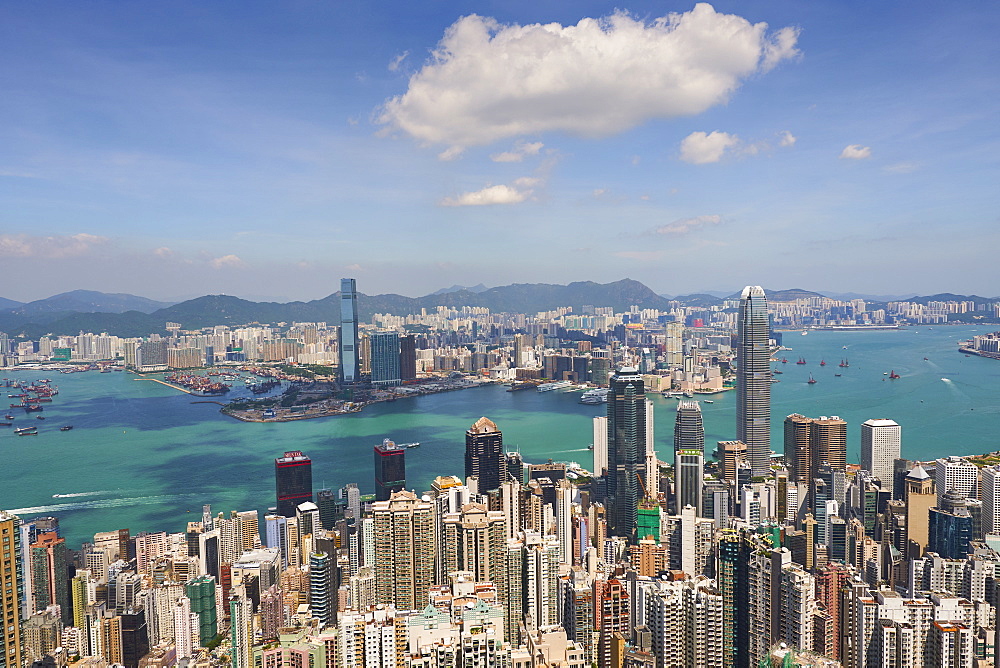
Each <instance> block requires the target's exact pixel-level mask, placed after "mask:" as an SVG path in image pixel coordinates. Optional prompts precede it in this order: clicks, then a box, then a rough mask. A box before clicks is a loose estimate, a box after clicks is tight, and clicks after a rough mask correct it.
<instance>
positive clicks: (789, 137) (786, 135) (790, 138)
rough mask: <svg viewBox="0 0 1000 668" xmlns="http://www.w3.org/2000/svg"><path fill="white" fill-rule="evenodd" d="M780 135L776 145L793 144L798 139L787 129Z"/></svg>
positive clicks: (785, 145)
mask: <svg viewBox="0 0 1000 668" xmlns="http://www.w3.org/2000/svg"><path fill="white" fill-rule="evenodd" d="M780 136H781V138H780V139H779V140H778V146H784V147H787V146H795V142H797V141H798V137H796V136H795V135H793V134H792V133H791V132H789V131H788V130H785V131H784V132H782V133H781V135H780Z"/></svg>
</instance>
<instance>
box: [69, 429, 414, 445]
mask: <svg viewBox="0 0 1000 668" xmlns="http://www.w3.org/2000/svg"><path fill="white" fill-rule="evenodd" d="M72 428H73V425H71V424H68V425H66V426H65V427H59V431H69V430H70V429H72ZM417 445H420V444H419V443H418V444H417Z"/></svg>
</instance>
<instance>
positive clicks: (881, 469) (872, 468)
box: [861, 420, 901, 491]
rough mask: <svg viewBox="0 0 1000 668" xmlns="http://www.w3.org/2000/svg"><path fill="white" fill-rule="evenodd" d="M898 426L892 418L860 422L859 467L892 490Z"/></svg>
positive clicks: (897, 445) (897, 455) (898, 434)
mask: <svg viewBox="0 0 1000 668" xmlns="http://www.w3.org/2000/svg"><path fill="white" fill-rule="evenodd" d="M900 431H901V429H900V426H899V425H898V424H896V422H895V421H893V420H867V421H865V422H862V423H861V468H862V469H863V470H865V471H868V472H869V473H871V474H872V477H873V478H875V479H876V480H878V481H879V482H881V483H882V489H888V490H890V491H892V483H893V461H894V460H896V459H897V458H898V457H899V450H900Z"/></svg>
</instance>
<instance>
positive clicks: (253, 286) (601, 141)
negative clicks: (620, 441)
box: [0, 0, 1000, 300]
mask: <svg viewBox="0 0 1000 668" xmlns="http://www.w3.org/2000/svg"><path fill="white" fill-rule="evenodd" d="M671 16H672V18H670V17H671ZM664 17H666V18H664ZM762 23H766V24H767V26H766V28H765V27H764V26H762V25H759V24H762ZM998 33H1000V8H998V7H997V6H995V5H993V4H991V3H983V4H981V5H971V4H966V3H952V4H941V3H933V4H932V3H921V2H911V3H845V2H801V1H780V0H779V1H766V2H754V1H749V2H719V3H715V4H713V5H697V6H696V5H694V4H690V3H687V4H681V3H676V2H634V3H629V4H625V5H621V4H610V3H601V2H574V3H565V2H545V1H542V2H537V1H536V2H528V3H518V2H504V3H456V2H434V3H399V2H392V3H389V2H386V3H370V4H369V3H351V2H340V3H316V2H286V3H267V2H245V3H195V2H171V3H158V4H154V3H108V2H89V3H74V2H63V3H59V2H52V3H12V2H9V3H2V4H0V267H3V269H4V271H3V278H2V279H0V295H2V296H5V297H8V298H12V299H19V300H28V299H35V298H40V297H44V296H47V295H49V294H53V293H56V292H61V291H65V290H70V289H75V288H86V289H96V290H103V291H107V292H132V293H135V294H141V295H145V296H149V297H152V298H159V299H177V298H183V297H189V296H195V295H199V294H205V293H219V292H224V293H228V294H236V295H240V296H246V297H251V298H263V297H272V298H280V299H286V298H287V299H314V298H318V297H322V296H325V295H327V294H329V293H331V292H333V291H334V290H336V287H337V285H338V283H337V281H338V279H339V278H340V277H341V276H354V277H355V278H357V279H358V284H359V288H360V289H361V290H362V291H363V292H366V293H378V292H398V293H401V294H406V295H411V296H417V295H421V294H426V293H428V292H431V291H433V290H435V289H437V288H440V287H444V286H447V285H451V284H454V283H459V284H465V285H474V284H477V283H480V282H482V283H485V284H487V285H503V284H507V283H513V282H522V283H523V282H551V283H567V282H570V281H574V280H595V281H601V282H605V281H611V280H617V279H620V278H624V277H631V278H634V279H637V280H641V281H643V282H644V283H646V284H647V285H649V286H650V287H652V288H653V289H655V290H657V291H658V292H661V293H671V294H681V293H685V292H692V291H697V290H715V289H735V288H738V287H740V286H742V285H745V284H763V285H766V286H768V287H772V288H776V289H777V288H786V287H803V288H807V289H815V290H820V291H841V292H846V291H855V292H867V293H873V294H882V293H906V292H919V293H929V292H938V291H952V292H977V293H979V294H986V295H988V296H993V295H994V294H996V293H1000V290H998V289H997V288H996V285H997V280H996V279H997V278H998V271H997V263H996V261H995V255H996V251H997V249H998V248H1000V232H998V230H1000V210H998V200H1000V195H998V193H1000V169H998V162H1000V157H998V156H1000V131H998V128H1000V68H998V66H997V63H998V62H1000V46H998V44H1000V40H997V39H996V35H997V34H998Z"/></svg>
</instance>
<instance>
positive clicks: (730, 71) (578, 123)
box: [377, 3, 798, 146]
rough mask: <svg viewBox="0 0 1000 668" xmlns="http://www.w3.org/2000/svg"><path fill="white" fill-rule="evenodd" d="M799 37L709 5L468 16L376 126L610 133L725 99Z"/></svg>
mask: <svg viewBox="0 0 1000 668" xmlns="http://www.w3.org/2000/svg"><path fill="white" fill-rule="evenodd" d="M797 39H798V31H797V30H796V29H794V28H782V29H781V30H778V31H777V32H769V31H768V26H767V24H765V23H756V24H753V23H750V22H749V21H747V20H746V19H744V18H743V17H740V16H736V15H733V14H720V13H718V12H716V11H715V10H714V9H713V8H712V6H711V5H708V4H704V3H702V4H698V5H696V6H695V7H694V9H692V10H691V11H689V12H685V13H683V14H669V15H667V16H664V17H661V18H657V19H653V20H651V21H646V20H642V19H637V18H633V17H632V16H630V15H629V14H627V13H625V12H616V13H615V14H613V15H611V16H609V17H606V18H602V19H592V18H585V19H582V20H581V21H580V22H579V23H577V24H576V25H568V26H563V25H560V24H558V23H549V24H545V25H541V24H531V25H525V26H521V25H517V24H512V25H504V24H501V23H499V22H498V21H496V20H495V19H492V18H486V17H482V16H477V15H471V16H466V17H463V18H461V19H459V20H458V21H456V22H455V23H454V24H453V25H452V26H450V27H449V28H448V29H447V30H446V31H445V34H444V37H443V38H442V39H441V41H440V43H439V44H438V45H437V48H436V49H435V51H434V52H433V54H432V57H431V60H430V61H429V62H428V63H427V64H426V65H424V67H423V68H422V69H421V70H420V71H419V72H417V73H415V74H414V75H413V76H412V77H410V81H409V86H408V88H407V90H406V92H405V93H404V94H402V95H399V96H397V97H394V98H391V99H389V100H387V101H386V102H385V104H384V105H383V106H382V108H381V109H380V110H379V112H378V114H377V122H379V123H381V124H384V125H386V126H388V127H391V128H397V129H399V130H402V131H403V132H405V133H407V134H409V135H410V136H412V137H414V138H416V139H418V140H420V141H421V142H425V143H430V144H448V145H452V146H473V145H483V144H489V143H492V142H494V141H497V140H498V139H503V138H505V137H517V136H524V135H530V134H537V133H540V132H546V131H565V132H570V133H574V134H578V135H583V136H588V137H597V136H607V135H612V134H615V133H619V132H623V131H625V130H628V129H630V128H633V127H635V126H637V125H639V124H641V123H644V122H646V121H648V120H650V119H654V118H673V117H677V116H689V115H693V114H699V113H701V112H703V111H705V110H706V109H709V108H711V107H713V106H715V105H718V104H723V103H725V102H726V101H727V100H728V99H729V97H730V95H731V94H732V93H733V92H734V91H735V90H736V89H737V88H738V87H739V86H740V84H741V83H742V82H743V81H744V80H746V79H747V78H749V77H751V76H753V75H755V74H758V73H761V72H766V71H767V70H769V69H771V68H772V67H774V65H776V64H777V63H778V62H780V61H782V60H784V59H787V58H791V57H793V56H795V55H796V54H797V53H798V52H797V50H796V49H795V43H796V40H797Z"/></svg>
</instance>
